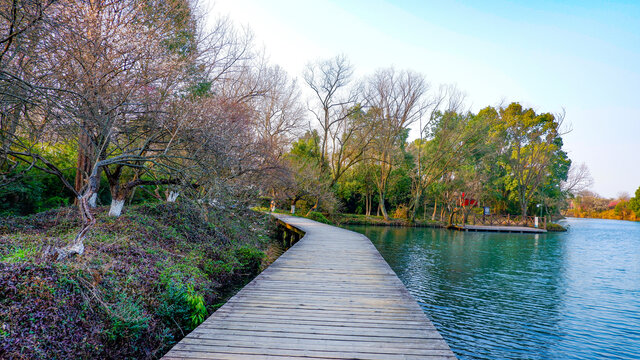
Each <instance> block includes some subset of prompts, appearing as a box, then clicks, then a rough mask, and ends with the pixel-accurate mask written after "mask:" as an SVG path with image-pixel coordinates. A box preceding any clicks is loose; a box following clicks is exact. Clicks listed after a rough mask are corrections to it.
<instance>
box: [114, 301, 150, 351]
mask: <svg viewBox="0 0 640 360" xmlns="http://www.w3.org/2000/svg"><path fill="white" fill-rule="evenodd" d="M108 314H109V318H110V323H111V326H110V328H108V329H107V330H106V331H105V334H106V335H107V337H108V338H109V340H111V341H115V340H118V339H122V338H125V339H131V340H136V339H138V338H139V337H140V335H141V334H142V333H143V332H144V331H145V330H147V329H148V328H149V316H147V315H146V313H145V311H144V309H143V308H142V306H141V305H140V303H139V301H134V300H132V299H131V298H130V297H128V296H127V295H126V294H125V293H120V294H119V295H118V298H117V302H116V304H115V305H114V306H112V307H111V308H110V309H109V311H108Z"/></svg>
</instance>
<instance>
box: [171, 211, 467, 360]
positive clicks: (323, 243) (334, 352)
mask: <svg viewBox="0 0 640 360" xmlns="http://www.w3.org/2000/svg"><path fill="white" fill-rule="evenodd" d="M278 218H279V221H280V222H281V225H282V226H283V227H285V228H287V229H289V231H296V232H297V233H300V234H303V233H304V236H303V237H302V238H301V239H300V241H298V242H297V243H296V244H295V245H293V246H292V247H291V248H290V249H289V250H288V251H286V252H285V253H284V254H283V255H281V256H280V258H279V259H277V260H276V261H275V262H274V263H273V264H272V265H271V266H270V267H269V268H268V269H266V270H265V271H264V272H263V273H262V274H260V275H259V276H257V277H256V278H255V279H254V280H253V281H252V282H251V283H249V284H248V285H247V286H245V287H244V288H243V289H242V290H241V291H240V292H238V294H236V296H234V297H233V298H232V299H230V300H229V301H228V302H227V303H226V304H225V305H224V306H222V307H221V308H220V309H219V310H218V311H217V312H215V313H214V314H213V315H211V317H209V319H207V320H206V321H205V322H204V323H202V324H201V325H200V326H199V327H198V328H197V329H195V330H194V331H193V332H191V333H190V334H189V335H187V336H186V337H185V338H184V339H183V340H182V341H180V342H179V343H178V344H176V345H175V346H174V348H173V349H171V351H169V353H167V355H165V357H164V359H251V360H253V359H275V358H279V359H280V358H282V359H302V358H304V359H455V356H454V354H453V352H451V350H450V349H449V346H448V345H447V344H446V342H445V341H444V340H443V339H442V336H440V334H439V333H438V331H437V330H436V328H435V327H434V326H433V324H432V323H431V322H430V321H429V319H428V318H427V317H426V316H425V314H424V313H423V312H422V310H421V309H420V307H419V306H418V304H417V303H416V301H415V300H414V299H413V298H412V297H411V295H410V294H409V292H408V291H407V290H406V288H405V287H404V285H403V284H402V282H401V281H400V280H399V279H398V277H397V276H396V275H395V273H394V272H393V271H392V270H391V268H390V267H389V265H388V264H387V263H386V262H385V261H384V259H382V256H381V255H380V254H379V253H378V251H377V250H376V249H375V247H374V246H373V244H372V243H371V242H370V241H369V239H367V238H366V237H365V236H363V235H361V234H357V233H354V232H351V231H347V230H343V229H340V228H336V227H333V226H329V225H324V224H320V223H317V222H315V221H311V220H308V219H302V218H296V217H290V216H278Z"/></svg>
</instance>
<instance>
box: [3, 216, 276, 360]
mask: <svg viewBox="0 0 640 360" xmlns="http://www.w3.org/2000/svg"><path fill="white" fill-rule="evenodd" d="M97 213H98V214H100V215H98V223H97V225H96V227H95V228H94V229H93V230H92V231H91V233H90V236H89V237H88V238H87V240H86V242H85V246H86V251H85V254H83V255H82V256H79V257H78V256H76V257H74V258H71V259H68V260H64V261H61V262H54V261H51V260H50V259H47V258H46V257H44V256H43V255H42V254H43V250H44V249H45V247H47V246H51V245H63V244H65V243H66V242H68V241H69V240H71V239H72V238H73V236H74V235H75V234H76V232H77V230H78V227H79V225H80V219H79V218H78V214H77V212H76V211H75V209H73V208H63V209H59V210H52V211H48V212H45V213H40V214H36V215H32V216H29V217H15V218H6V219H2V220H0V245H1V246H0V289H2V291H1V292H0V358H7V359H34V358H36V359H38V358H39V359H77V358H112V359H113V358H118V359H123V358H130V359H134V358H135V359H154V358H159V357H161V356H162V355H163V354H164V353H165V352H166V351H168V349H170V348H171V346H172V345H174V344H175V343H176V342H177V341H178V340H179V339H181V338H182V337H183V336H184V335H185V334H187V333H188V332H189V331H191V330H192V329H193V328H195V326H197V325H198V324H199V323H200V322H202V321H203V320H204V319H205V318H206V317H207V316H208V315H209V314H211V313H212V312H213V311H214V310H215V309H216V308H217V307H219V306H220V305H221V304H222V303H223V302H224V301H225V299H226V297H227V296H229V295H230V294H231V293H232V292H233V291H234V289H237V288H239V287H240V286H242V285H243V284H245V283H246V282H247V281H249V280H250V279H251V278H253V277H254V276H255V275H256V274H257V273H258V272H259V271H260V270H261V269H262V268H263V267H264V266H266V264H267V263H268V261H269V260H267V259H266V257H265V251H266V250H267V247H268V246H269V244H270V243H271V242H270V238H272V231H273V229H274V227H275V222H274V221H273V220H272V219H271V218H270V217H269V216H267V215H265V214H263V213H259V212H254V211H250V210H246V211H237V210H236V211H234V212H231V211H227V210H217V211H210V212H209V213H207V214H203V213H202V212H201V210H200V209H199V208H198V207H197V206H195V205H192V204H188V203H161V204H146V205H142V206H137V207H131V208H129V209H128V210H127V211H126V212H125V214H123V215H122V216H121V217H120V218H117V219H115V218H109V217H106V216H104V214H105V213H106V211H105V210H104V209H99V210H98V211H97ZM272 260H273V259H271V261H272Z"/></svg>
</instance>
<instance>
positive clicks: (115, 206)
mask: <svg viewBox="0 0 640 360" xmlns="http://www.w3.org/2000/svg"><path fill="white" fill-rule="evenodd" d="M123 207H124V199H122V200H118V199H113V200H111V208H110V209H109V216H114V217H118V216H120V214H122V208H123Z"/></svg>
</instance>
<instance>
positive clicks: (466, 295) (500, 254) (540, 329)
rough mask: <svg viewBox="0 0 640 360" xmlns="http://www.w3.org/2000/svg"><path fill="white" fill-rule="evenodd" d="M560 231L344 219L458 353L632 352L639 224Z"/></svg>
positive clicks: (606, 355)
mask: <svg viewBox="0 0 640 360" xmlns="http://www.w3.org/2000/svg"><path fill="white" fill-rule="evenodd" d="M564 225H568V226H569V231H568V232H566V233H551V234H545V235H528V234H500V233H474V232H456V231H448V230H442V229H428V228H391V227H363V226H351V227H348V228H349V229H351V230H354V231H358V232H361V233H363V234H365V235H366V236H368V237H369V238H370V239H371V241H372V242H373V243H374V244H375V246H376V247H377V248H378V250H379V251H380V253H381V254H382V256H383V257H384V258H385V259H386V260H387V262H388V263H389V265H390V266H391V267H392V268H393V270H394V271H395V272H396V273H397V274H398V276H399V277H400V279H401V280H402V281H403V282H404V284H405V285H406V286H407V288H408V289H409V292H411V294H412V295H413V296H414V297H415V298H416V299H417V300H418V302H419V303H420V306H421V307H422V308H423V310H424V311H425V312H426V313H427V315H428V316H429V318H430V319H431V320H432V321H433V323H434V324H435V325H436V327H437V328H438V330H440V333H441V334H442V336H443V337H444V338H445V339H446V341H447V343H448V344H449V346H451V348H452V350H453V351H454V352H455V353H456V355H458V357H459V358H461V359H640V223H633V222H625V221H614V220H592V219H568V220H565V221H564Z"/></svg>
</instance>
